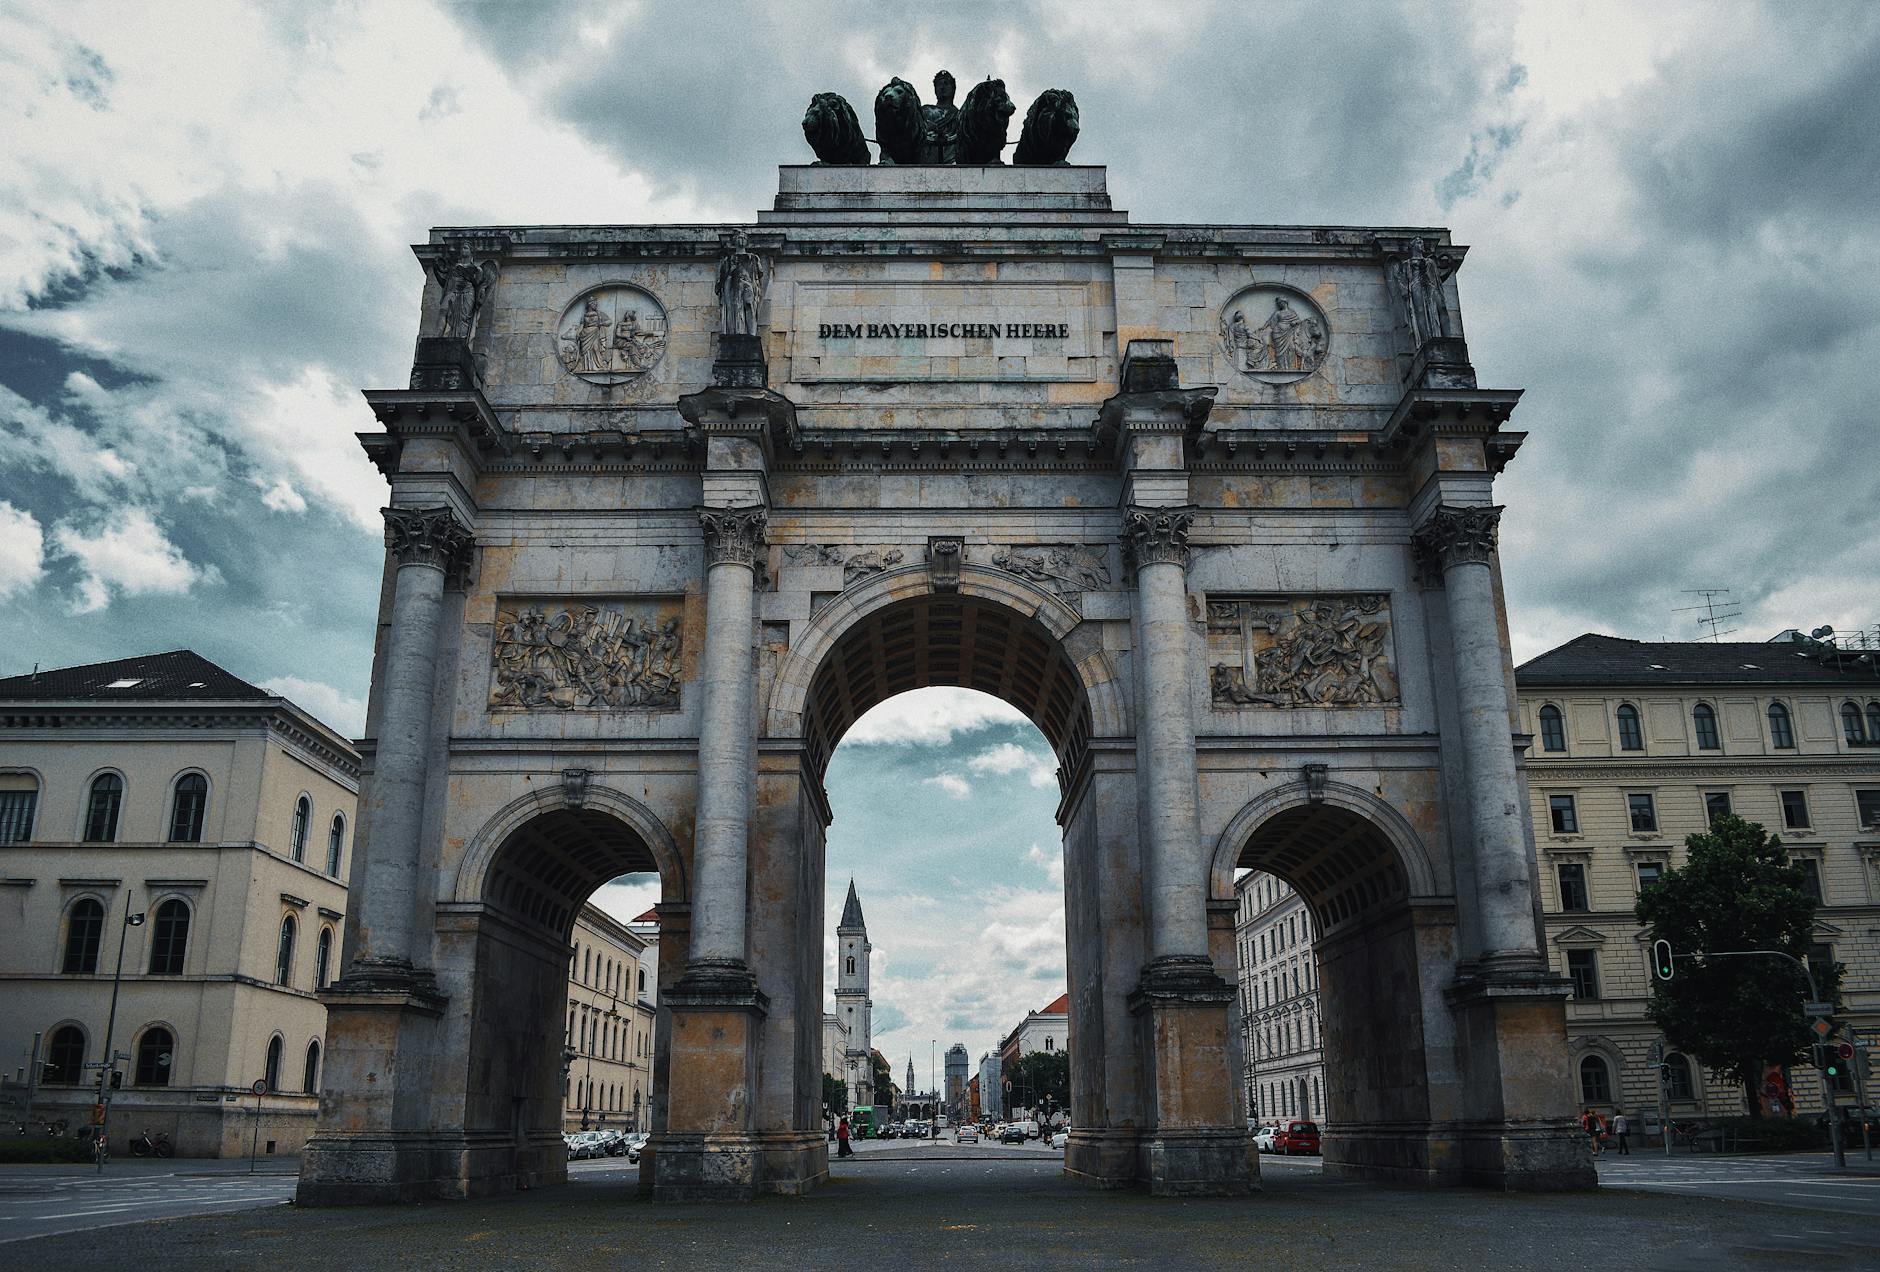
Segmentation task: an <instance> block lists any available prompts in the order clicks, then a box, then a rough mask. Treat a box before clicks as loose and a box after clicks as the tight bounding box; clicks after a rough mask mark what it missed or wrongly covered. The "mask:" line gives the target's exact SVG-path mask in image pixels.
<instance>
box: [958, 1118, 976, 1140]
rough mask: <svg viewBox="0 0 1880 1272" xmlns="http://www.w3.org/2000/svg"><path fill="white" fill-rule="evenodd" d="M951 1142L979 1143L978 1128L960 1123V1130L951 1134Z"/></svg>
mask: <svg viewBox="0 0 1880 1272" xmlns="http://www.w3.org/2000/svg"><path fill="white" fill-rule="evenodd" d="M953 1142H954V1143H955V1144H966V1143H973V1144H977V1143H978V1142H979V1128H978V1127H977V1126H974V1125H973V1124H972V1123H971V1122H962V1123H960V1128H959V1129H958V1130H956V1131H954V1132H953Z"/></svg>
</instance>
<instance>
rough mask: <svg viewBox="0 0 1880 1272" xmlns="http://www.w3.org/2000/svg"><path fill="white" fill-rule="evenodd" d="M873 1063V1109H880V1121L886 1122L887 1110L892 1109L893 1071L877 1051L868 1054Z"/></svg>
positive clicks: (886, 1060) (886, 1059) (885, 1058)
mask: <svg viewBox="0 0 1880 1272" xmlns="http://www.w3.org/2000/svg"><path fill="white" fill-rule="evenodd" d="M868 1055H869V1058H870V1060H872V1061H873V1062H874V1070H875V1082H874V1087H875V1107H876V1108H878V1109H881V1110H882V1111H883V1112H882V1114H881V1120H883V1121H886V1120H887V1110H889V1109H892V1108H893V1107H894V1069H893V1066H892V1065H890V1064H889V1063H888V1058H887V1057H886V1056H884V1055H882V1054H881V1053H880V1052H879V1051H870V1052H869V1053H868Z"/></svg>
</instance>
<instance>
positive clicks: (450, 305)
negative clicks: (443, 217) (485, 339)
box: [426, 243, 496, 342]
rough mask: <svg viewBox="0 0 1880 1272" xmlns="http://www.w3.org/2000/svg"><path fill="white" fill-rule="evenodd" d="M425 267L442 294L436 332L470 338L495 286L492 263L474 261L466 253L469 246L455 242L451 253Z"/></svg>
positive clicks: (468, 253)
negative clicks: (455, 248)
mask: <svg viewBox="0 0 1880 1272" xmlns="http://www.w3.org/2000/svg"><path fill="white" fill-rule="evenodd" d="M426 268H427V269H428V270H429V271H430V274H431V277H433V278H435V279H436V280H437V287H438V291H439V292H440V293H442V294H441V295H440V296H439V298H438V303H437V334H438V335H440V336H445V337H449V338H452V339H457V340H462V341H465V342H468V341H470V340H471V339H472V338H474V337H475V336H476V333H477V319H479V318H481V317H482V316H483V310H484V308H485V307H486V306H487V305H488V304H489V300H490V293H491V292H492V291H494V290H495V288H496V262H495V261H483V262H481V263H479V262H477V261H476V260H474V259H472V257H471V255H470V245H469V244H468V243H459V244H457V250H456V251H455V252H453V253H451V254H450V255H449V256H446V257H444V258H443V259H441V260H436V261H432V262H431V263H430V264H429V265H428V266H427V267H426Z"/></svg>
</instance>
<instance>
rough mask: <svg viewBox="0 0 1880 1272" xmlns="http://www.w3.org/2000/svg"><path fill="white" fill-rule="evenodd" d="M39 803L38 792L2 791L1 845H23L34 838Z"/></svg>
mask: <svg viewBox="0 0 1880 1272" xmlns="http://www.w3.org/2000/svg"><path fill="white" fill-rule="evenodd" d="M38 803H39V792H38V791H0V844H23V843H25V842H26V841H27V840H29V839H31V838H32V837H33V808H34V807H35V806H36V805H37V804H38Z"/></svg>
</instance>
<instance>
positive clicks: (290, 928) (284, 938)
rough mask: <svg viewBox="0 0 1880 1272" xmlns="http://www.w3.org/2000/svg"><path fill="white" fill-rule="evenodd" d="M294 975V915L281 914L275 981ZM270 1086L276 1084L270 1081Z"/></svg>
mask: <svg viewBox="0 0 1880 1272" xmlns="http://www.w3.org/2000/svg"><path fill="white" fill-rule="evenodd" d="M293 976H294V916H293V915H291V914H284V915H282V916H281V940H280V944H279V945H277V946H276V947H275V949H274V983H275V984H277V985H289V984H292V983H293ZM268 1085H269V1086H273V1085H274V1084H273V1083H272V1082H270V1083H269V1084H268Z"/></svg>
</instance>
